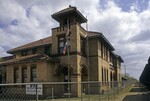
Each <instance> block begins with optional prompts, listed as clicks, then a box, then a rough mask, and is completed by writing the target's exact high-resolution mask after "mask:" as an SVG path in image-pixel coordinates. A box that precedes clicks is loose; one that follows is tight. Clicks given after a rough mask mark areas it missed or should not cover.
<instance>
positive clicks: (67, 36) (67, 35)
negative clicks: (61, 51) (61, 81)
mask: <svg viewBox="0 0 150 101" xmlns="http://www.w3.org/2000/svg"><path fill="white" fill-rule="evenodd" d="M66 38H67V58H68V95H69V96H68V97H69V98H70V84H69V83H70V69H69V68H70V67H69V63H70V61H69V60H70V59H69V58H70V57H69V55H70V54H69V44H70V43H69V20H68V19H67V33H66Z"/></svg>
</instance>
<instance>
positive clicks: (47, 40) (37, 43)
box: [7, 36, 52, 53]
mask: <svg viewBox="0 0 150 101" xmlns="http://www.w3.org/2000/svg"><path fill="white" fill-rule="evenodd" d="M51 43H52V39H51V36H50V37H46V38H44V39H40V40H38V41H34V42H31V43H28V44H25V45H22V46H19V47H16V48H13V49H11V50H9V51H7V53H14V52H17V51H21V50H26V49H31V48H35V47H39V46H42V45H49V44H51Z"/></svg>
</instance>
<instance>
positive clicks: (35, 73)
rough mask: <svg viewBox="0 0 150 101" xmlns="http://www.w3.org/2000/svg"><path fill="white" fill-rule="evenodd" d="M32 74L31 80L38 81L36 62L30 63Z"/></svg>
mask: <svg viewBox="0 0 150 101" xmlns="http://www.w3.org/2000/svg"><path fill="white" fill-rule="evenodd" d="M30 70H31V71H30V73H31V74H30V75H31V78H30V79H31V81H36V80H37V65H36V64H32V65H30Z"/></svg>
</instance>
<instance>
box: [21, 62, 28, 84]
mask: <svg viewBox="0 0 150 101" xmlns="http://www.w3.org/2000/svg"><path fill="white" fill-rule="evenodd" d="M21 67H22V83H26V82H27V65H22V66H21Z"/></svg>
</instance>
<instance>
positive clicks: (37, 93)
mask: <svg viewBox="0 0 150 101" xmlns="http://www.w3.org/2000/svg"><path fill="white" fill-rule="evenodd" d="M36 101H38V84H36Z"/></svg>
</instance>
